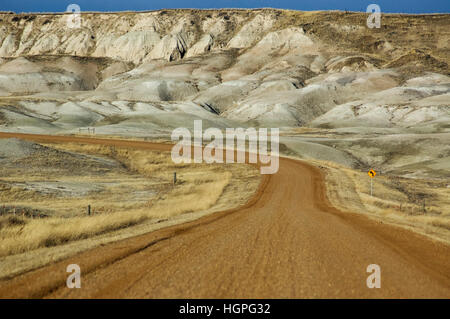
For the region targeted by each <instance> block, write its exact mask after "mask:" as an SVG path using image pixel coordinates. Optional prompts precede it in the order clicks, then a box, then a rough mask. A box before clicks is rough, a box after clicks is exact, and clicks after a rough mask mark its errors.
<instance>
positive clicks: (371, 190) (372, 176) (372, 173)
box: [367, 169, 377, 196]
mask: <svg viewBox="0 0 450 319" xmlns="http://www.w3.org/2000/svg"><path fill="white" fill-rule="evenodd" d="M367 174H368V175H369V176H370V196H373V185H372V184H373V183H372V181H373V178H374V177H375V175H377V172H375V171H374V170H373V169H371V170H370V171H368V172H367Z"/></svg>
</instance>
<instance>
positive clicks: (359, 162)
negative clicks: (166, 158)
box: [0, 9, 450, 176]
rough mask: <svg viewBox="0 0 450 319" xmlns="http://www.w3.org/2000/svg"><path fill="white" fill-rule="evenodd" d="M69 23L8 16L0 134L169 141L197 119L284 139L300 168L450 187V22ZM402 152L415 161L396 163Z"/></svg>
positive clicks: (0, 35)
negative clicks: (423, 179) (315, 165)
mask: <svg viewBox="0 0 450 319" xmlns="http://www.w3.org/2000/svg"><path fill="white" fill-rule="evenodd" d="M68 19H71V17H70V16H68V15H66V14H19V15H17V14H12V13H2V14H0V43H1V44H0V56H1V58H0V95H1V98H0V105H1V107H0V127H1V130H3V131H20V132H39V133H79V132H83V129H85V128H86V127H95V128H96V133H97V134H108V135H128V136H130V135H133V136H145V137H152V136H153V137H154V136H158V137H160V136H167V135H168V134H169V133H170V132H171V130H172V129H173V128H175V127H179V126H183V127H192V125H193V120H194V119H199V118H200V119H203V120H204V127H205V128H206V127H208V126H214V127H220V128H224V127H232V126H266V127H280V128H281V129H282V131H284V137H283V139H284V140H283V142H284V143H285V145H287V146H288V147H289V148H290V149H292V150H294V151H296V152H297V153H299V154H300V155H301V156H303V157H312V158H317V159H326V160H328V159H332V160H333V161H336V162H338V163H340V164H344V165H346V166H350V167H358V168H365V167H366V166H371V167H382V168H383V169H385V170H386V171H392V172H396V173H402V174H406V175H408V174H410V175H411V174H416V173H417V170H416V169H414V170H413V171H411V167H416V166H415V165H418V164H417V163H420V165H422V166H420V167H421V170H420V174H426V175H428V174H431V175H432V176H442V172H444V176H445V175H446V174H448V168H449V167H448V165H449V164H446V163H448V162H449V161H448V156H449V155H450V150H449V149H448V144H450V143H445V141H449V140H450V135H449V134H450V133H449V129H450V125H449V122H450V121H449V119H450V113H449V100H450V78H449V74H450V69H449V63H450V48H449V40H450V31H449V30H450V16H449V15H448V14H436V15H399V14H383V16H382V21H381V28H379V29H377V28H374V29H370V28H368V27H367V26H366V20H367V14H365V13H353V12H337V11H336V12H299V11H288V10H274V9H261V10H231V9H224V10H160V11H154V12H141V13H133V12H127V13H82V14H81V27H80V28H69V27H68V25H67V21H68ZM295 127H312V128H314V130H315V131H314V132H315V135H314V134H306V135H305V134H303V135H302V134H299V132H298V131H295V130H293V129H292V128H295ZM80 129H81V131H80ZM422 134H428V135H422ZM436 134H437V135H436ZM367 139H370V141H368V140H367ZM405 139H406V140H407V141H409V142H410V144H411V147H409V148H407V150H408V152H406V153H405V152H403V153H401V154H399V153H398V152H397V153H396V149H398V145H402V142H400V141H404V140H405ZM415 141H417V142H415ZM409 142H408V143H409ZM446 159H447V160H446ZM430 172H431V173H430ZM433 172H434V173H433Z"/></svg>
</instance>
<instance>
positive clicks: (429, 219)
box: [314, 161, 450, 243]
mask: <svg viewBox="0 0 450 319" xmlns="http://www.w3.org/2000/svg"><path fill="white" fill-rule="evenodd" d="M314 162H315V164H316V165H318V166H320V167H321V168H322V169H323V170H324V172H325V174H326V181H327V195H328V198H329V200H330V201H331V203H332V204H333V205H334V206H336V207H337V208H339V209H341V210H344V211H352V212H356V213H365V214H368V215H369V216H371V217H373V218H376V219H380V220H382V221H384V222H388V223H391V224H395V225H398V226H402V227H406V228H409V229H411V230H413V231H417V232H419V233H422V234H425V235H428V236H430V237H433V238H435V239H438V240H441V241H444V242H447V243H450V189H449V188H447V187H446V183H444V182H442V181H434V180H424V179H410V178H400V177H393V176H382V175H380V174H378V175H377V176H376V177H375V178H374V180H373V197H372V196H370V179H369V177H368V175H367V173H366V172H360V171H356V170H353V169H349V168H345V167H343V166H340V165H338V164H335V163H332V162H323V161H314ZM424 202H425V206H424Z"/></svg>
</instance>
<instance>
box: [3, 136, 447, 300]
mask: <svg viewBox="0 0 450 319" xmlns="http://www.w3.org/2000/svg"><path fill="white" fill-rule="evenodd" d="M0 137H3V138H4V137H18V138H23V139H28V140H33V141H36V142H47V143H58V142H76V143H95V144H103V145H116V146H126V147H135V148H145V149H151V150H161V151H168V150H170V149H171V146H170V145H166V144H154V143H147V142H138V141H129V140H113V139H96V138H82V137H70V136H45V135H27V134H9V133H0ZM72 263H75V264H78V265H80V267H81V272H82V277H81V278H82V279H81V281H82V288H81V289H69V288H67V287H66V279H67V276H68V273H66V267H67V265H69V264H72ZM370 264H377V265H379V266H380V269H381V288H372V289H369V288H368V287H367V283H366V280H367V277H368V276H369V275H370V273H367V267H368V265H370ZM0 296H1V297H7V298H27V297H34V298H61V297H62V298H80V297H81V298H315V297H317V298H334V297H342V298H380V297H382V298H449V297H450V249H449V246H448V245H446V244H444V243H441V242H437V241H433V240H431V239H429V238H427V237H425V236H422V235H419V234H416V233H413V232H410V231H408V230H406V229H403V228H399V227H394V226H391V225H387V224H383V223H380V222H377V221H374V220H371V219H369V218H367V217H366V216H364V215H361V214H355V213H348V212H341V211H339V210H337V209H335V208H334V207H332V206H331V205H330V203H329V202H328V200H327V198H326V192H325V182H324V177H323V175H322V173H321V171H320V170H319V169H318V168H316V167H314V166H311V165H308V164H307V163H304V162H301V161H296V160H292V159H286V158H281V159H280V169H279V171H278V173H277V174H274V175H271V176H264V177H263V179H262V182H261V185H260V187H259V189H258V191H257V193H256V194H255V196H254V197H253V198H252V199H251V200H250V201H249V202H248V203H247V204H246V205H245V206H243V207H240V208H237V209H233V210H228V211H224V212H219V213H215V214H212V215H209V216H206V217H203V218H201V219H198V220H196V221H193V222H189V223H185V224H180V225H176V226H171V227H168V228H165V229H161V230H158V231H155V232H152V233H148V234H145V235H141V236H138V237H133V238H130V239H126V240H122V241H118V242H115V243H111V244H108V245H105V246H100V247H97V248H94V249H91V250H88V251H86V252H83V253H81V254H79V255H76V256H73V257H70V258H68V259H66V260H63V261H60V262H57V263H54V264H51V265H48V266H46V267H43V268H40V269H37V270H34V271H31V272H28V273H26V274H23V275H20V276H18V277H15V278H12V279H10V280H6V281H1V282H0Z"/></svg>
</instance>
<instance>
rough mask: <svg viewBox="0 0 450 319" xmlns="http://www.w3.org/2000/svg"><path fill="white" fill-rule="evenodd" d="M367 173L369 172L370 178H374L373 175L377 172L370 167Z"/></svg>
mask: <svg viewBox="0 0 450 319" xmlns="http://www.w3.org/2000/svg"><path fill="white" fill-rule="evenodd" d="M367 174H369V176H370V177H371V178H374V177H375V175H377V173H376V172H375V171H374V170H373V169H371V170H370V171H368V172H367Z"/></svg>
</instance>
